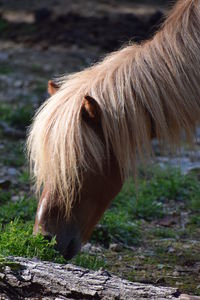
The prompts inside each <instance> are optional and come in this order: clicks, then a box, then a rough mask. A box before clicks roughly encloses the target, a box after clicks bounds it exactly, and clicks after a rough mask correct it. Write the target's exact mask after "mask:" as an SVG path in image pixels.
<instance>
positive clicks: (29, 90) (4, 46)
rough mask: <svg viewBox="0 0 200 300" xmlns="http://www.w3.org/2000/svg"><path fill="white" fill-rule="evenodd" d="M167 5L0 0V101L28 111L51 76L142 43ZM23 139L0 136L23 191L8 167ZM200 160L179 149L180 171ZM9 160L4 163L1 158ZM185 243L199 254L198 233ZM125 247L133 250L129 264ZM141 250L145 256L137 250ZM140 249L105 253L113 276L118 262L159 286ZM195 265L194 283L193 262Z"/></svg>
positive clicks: (0, 167) (2, 169) (0, 171)
mask: <svg viewBox="0 0 200 300" xmlns="http://www.w3.org/2000/svg"><path fill="white" fill-rule="evenodd" d="M171 5H172V1H171V0H170V1H167V0H166V1H164V0H163V1H162V0H157V1H156V0H154V1H153V0H151V1H148V0H146V1H145V0H143V1H139V0H138V1H131V0H130V1H128V0H127V1H123V0H99V1H94V0H85V1H83V0H77V1H72V0H48V1H47V0H40V1H35V0H29V1H25V0H24V1H23V0H17V1H16V0H0V104H5V105H10V106H11V107H13V108H15V107H17V106H20V105H26V104H28V105H29V106H30V107H31V109H32V111H34V110H35V109H37V108H38V107H39V105H40V104H41V103H42V102H43V101H44V100H45V99H46V98H47V92H46V87H47V81H48V80H49V79H52V78H54V77H57V76H60V75H63V74H67V73H71V72H75V71H78V70H81V69H83V68H84V67H86V66H89V65H91V64H93V63H95V62H96V61H98V60H99V59H102V57H104V56H105V54H106V53H108V52H110V51H113V50H116V49H118V48H119V47H121V46H122V45H124V44H126V43H128V42H130V41H135V42H141V41H142V40H144V39H146V38H149V37H151V36H152V35H153V33H154V32H155V31H156V30H158V28H159V26H160V24H161V23H162V21H163V19H164V18H163V13H165V12H166V11H167V10H168V9H169V7H170V6H171ZM0 125H1V124H0ZM199 136H200V132H199ZM22 142H23V139H14V140H13V139H10V138H9V137H7V136H5V135H4V136H3V138H1V140H0V156H1V157H0V177H1V178H3V179H6V180H9V181H11V182H12V183H13V184H15V185H16V186H18V188H19V187H20V188H21V192H22V194H23V193H24V192H27V188H28V187H27V185H26V186H22V185H21V183H19V182H18V179H17V178H18V174H19V172H23V171H24V168H25V167H24V166H23V167H21V166H20V167H18V166H17V164H12V162H13V160H15V159H16V158H18V157H17V153H16V152H14V154H13V149H14V150H16V149H17V148H18V147H19V145H20V144H21V143H22ZM15 155H16V156H15ZM199 157H200V154H199V152H197V155H193V152H190V151H188V152H186V153H185V154H184V159H185V160H184V161H183V163H182V165H183V166H184V168H186V169H187V168H188V169H189V168H190V167H191V168H194V167H197V168H198V167H199ZM8 158H9V161H11V163H10V165H8V164H5V163H4V162H5V160H8ZM18 159H19V158H18ZM159 159H160V161H159V162H160V163H161V164H162V163H164V162H166V160H168V158H163V157H162V158H159ZM184 163H185V165H184ZM177 164H179V157H177V158H175V161H174V165H177ZM191 164H193V165H191ZM1 178H0V179H1ZM15 200H16V199H15ZM15 200H14V201H15ZM145 226H146V224H144V227H145ZM144 235H145V234H144ZM157 243H158V244H157V248H158V250H159V249H160V248H161V247H163V245H164V244H162V241H160V242H157ZM159 243H161V244H162V245H160V244H159ZM165 243H166V245H164V247H165V246H166V248H169V250H170V249H171V250H170V251H173V249H172V247H171V244H170V239H169V240H168V241H165ZM190 244H191V245H192V244H194V245H195V247H196V248H195V249H194V252H195V255H196V253H198V251H199V250H198V249H199V240H198V238H197V237H196V236H195V237H193V236H192V237H191V240H190V241H188V244H187V245H185V247H186V246H188V245H190ZM89 247H91V245H89ZM159 247H160V248H159ZM170 247H171V248H170ZM178 247H179V248H180V249H179V248H178ZM147 249H148V251H147ZM177 249H178V250H177V251H179V250H180V252H181V249H182V245H181V244H180V245H178V246H177ZM188 249H189V246H188ZM100 251H102V250H100ZM130 251H131V252H134V253H135V258H134V259H135V261H134V263H133V256H131V258H130ZM174 251H175V250H174ZM139 252H140V253H142V252H143V253H144V255H137V253H139ZM147 252H148V253H147ZM188 252H189V251H188ZM145 253H147V254H148V257H150V255H151V245H149V244H148V241H147V242H146V244H144V245H143V246H141V248H140V249H136V247H135V248H134V247H133V248H132V249H126V250H125V251H124V252H123V253H122V254H121V258H120V259H119V255H118V252H117V251H114V252H113V253H112V254H110V253H108V255H107V257H108V259H110V261H113V270H112V271H114V272H116V270H118V275H122V276H123V275H124V274H125V275H126V271H124V268H125V267H124V266H123V265H122V264H121V260H123V261H124V262H125V264H126V269H127V270H129V271H130V269H131V272H132V277H131V278H134V280H140V279H141V278H140V277H138V276H137V275H135V274H136V271H135V270H139V271H140V272H141V274H142V275H141V276H143V278H145V279H144V280H143V281H144V282H145V280H146V282H152V281H153V282H154V283H155V282H156V280H157V283H158V284H162V283H163V282H162V278H161V275H160V273H159V272H161V271H162V268H163V266H162V265H160V264H159V266H158V268H157V269H156V271H155V272H154V274H153V275H154V278H153V279H152V278H146V277H145V276H146V275H145V276H144V275H143V273H142V272H143V270H144V265H145V264H146V265H148V264H149V261H146V260H145V259H146V256H145V255H146V254H145ZM190 254H191V253H189V254H188V256H190ZM109 256H112V257H110V258H109ZM114 261H115V263H114ZM116 261H118V263H116ZM156 263H157V261H156ZM195 266H196V267H195V274H196V275H195V277H196V278H195V280H197V277H198V276H199V264H198V265H195ZM188 269H189V267H188ZM158 270H159V271H158ZM179 271H180V273H181V272H182V273H184V272H185V273H184V276H187V274H189V277H188V278H189V279H188V280H190V278H193V277H192V276H193V275H194V274H193V271H194V269H192V268H191V269H190V270H188V271H187V272H189V273H186V271H185V269H183V268H182V269H181V270H179ZM127 272H128V271H127ZM156 272H157V273H156ZM167 272H168V270H167ZM155 273H156V274H155ZM148 274H149V273H148ZM185 274H186V275H185ZM173 276H174V278H175V277H176V276H178V275H177V274H175V272H174V275H173ZM127 278H129V279H130V277H128V276H127ZM160 278H161V279H160ZM159 280H160V281H159ZM177 282H178V279H177ZM178 284H179V282H178ZM178 284H177V285H178ZM196 286H197V282H196V281H195V288H196ZM199 289H200V287H199ZM190 290H192V289H190ZM190 290H189V291H190ZM186 291H187V289H186ZM193 293H195V291H194V289H193ZM198 293H199V294H200V292H199V290H198Z"/></svg>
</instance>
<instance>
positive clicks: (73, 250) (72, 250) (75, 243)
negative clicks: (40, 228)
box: [55, 238, 81, 260]
mask: <svg viewBox="0 0 200 300" xmlns="http://www.w3.org/2000/svg"><path fill="white" fill-rule="evenodd" d="M55 249H56V250H58V251H59V252H60V254H62V255H63V257H64V258H65V259H66V260H70V259H71V258H72V257H74V256H75V255H76V254H78V252H79V251H80V249H81V241H80V239H76V238H74V239H72V240H71V241H70V242H69V243H68V245H67V247H66V246H64V245H63V243H60V242H57V244H56V245H55Z"/></svg>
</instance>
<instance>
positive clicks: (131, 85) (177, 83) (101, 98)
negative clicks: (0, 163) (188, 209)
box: [28, 0, 200, 215]
mask: <svg viewBox="0 0 200 300" xmlns="http://www.w3.org/2000/svg"><path fill="white" fill-rule="evenodd" d="M85 95H90V96H91V97H93V98H94V99H95V100H96V101H97V103H98V105H99V107H100V109H101V126H102V130H103V136H104V141H105V143H102V140H101V139H100V137H99V136H98V135H97V134H96V133H95V131H94V130H93V129H92V128H91V126H89V125H88V124H87V123H86V122H84V121H83V120H82V117H81V107H82V101H83V98H84V96H85ZM199 119H200V1H199V0H180V1H178V3H177V5H176V6H175V8H174V10H173V11H172V12H171V13H170V14H169V17H168V18H167V20H166V22H165V23H164V25H163V27H162V29H161V30H160V31H159V32H158V33H157V34H156V35H155V36H154V37H153V38H152V39H151V40H149V41H147V42H145V43H143V44H140V45H136V44H133V45H130V46H127V47H125V48H123V49H121V50H119V51H117V52H114V53H112V54H110V55H108V56H107V57H106V58H105V59H104V60H103V61H102V62H100V63H98V64H96V65H94V66H92V67H90V68H88V69H85V70H84V71H82V72H78V73H75V74H72V75H69V76H66V77H64V78H61V87H60V89H59V90H58V92H57V93H55V94H54V95H53V96H52V97H51V98H50V99H48V100H47V101H46V102H45V103H44V105H43V106H42V107H41V108H40V109H39V111H38V112H37V114H36V116H35V120H34V123H33V126H32V128H31V129H30V134H29V138H28V153H29V156H30V161H31V168H32V171H33V174H34V176H35V179H36V189H37V191H40V190H41V187H42V186H48V189H49V192H50V193H51V194H52V195H54V194H55V193H57V194H58V195H59V200H60V201H63V202H64V203H65V206H66V212H67V215H69V213H70V210H71V207H72V205H73V200H72V199H75V198H76V197H77V194H78V191H79V189H80V188H81V184H82V175H81V174H82V172H80V170H88V169H90V170H91V169H93V168H94V166H96V167H97V166H98V168H99V170H100V171H101V170H102V169H103V165H104V162H105V160H106V159H107V160H109V155H110V149H112V153H113V155H114V156H115V158H116V160H117V162H118V165H119V168H120V172H121V176H122V178H123V179H125V178H126V177H127V176H129V174H130V170H134V169H135V166H136V159H137V157H138V155H139V156H141V157H143V156H145V155H146V154H147V153H150V152H151V135H152V132H151V131H152V128H153V131H154V133H155V135H156V137H157V138H158V140H159V141H160V142H161V143H164V144H170V145H172V146H175V147H177V146H179V143H180V140H181V135H182V130H184V131H185V133H186V136H187V138H188V140H189V141H191V139H192V137H193V134H194V130H195V126H196V125H197V122H198V120H199Z"/></svg>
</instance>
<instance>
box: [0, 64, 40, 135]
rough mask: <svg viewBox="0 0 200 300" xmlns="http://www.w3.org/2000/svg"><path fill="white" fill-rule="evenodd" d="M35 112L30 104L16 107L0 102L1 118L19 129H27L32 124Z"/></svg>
mask: <svg viewBox="0 0 200 300" xmlns="http://www.w3.org/2000/svg"><path fill="white" fill-rule="evenodd" d="M0 71H1V69H0ZM33 114H34V109H33V107H32V106H31V105H30V104H25V105H22V106H14V107H13V106H10V105H7V104H0V119H1V120H3V121H5V122H7V123H8V124H9V125H10V126H13V127H16V128H18V129H22V130H25V129H26V128H27V127H28V126H29V125H30V123H31V120H32V117H33Z"/></svg>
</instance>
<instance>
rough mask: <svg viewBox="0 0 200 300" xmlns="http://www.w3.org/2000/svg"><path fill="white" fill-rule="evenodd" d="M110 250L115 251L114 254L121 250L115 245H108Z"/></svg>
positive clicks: (119, 246) (120, 247)
mask: <svg viewBox="0 0 200 300" xmlns="http://www.w3.org/2000/svg"><path fill="white" fill-rule="evenodd" d="M109 249H110V250H112V251H115V252H120V251H121V250H122V246H121V245H119V244H116V243H113V244H110V247H109Z"/></svg>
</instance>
